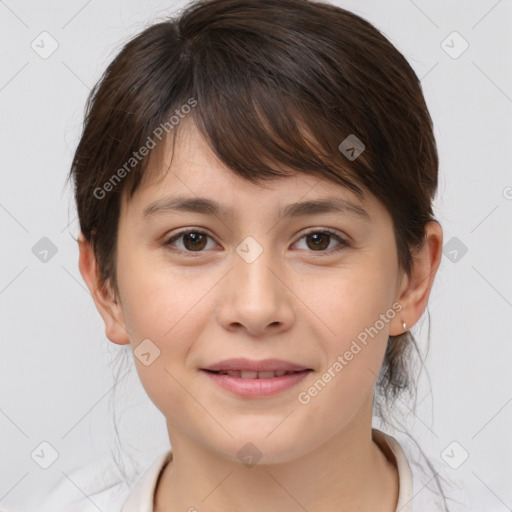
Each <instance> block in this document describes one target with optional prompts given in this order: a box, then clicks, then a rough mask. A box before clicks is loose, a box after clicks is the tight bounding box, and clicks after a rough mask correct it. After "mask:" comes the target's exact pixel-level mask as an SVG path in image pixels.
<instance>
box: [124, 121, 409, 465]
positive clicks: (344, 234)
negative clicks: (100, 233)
mask: <svg viewBox="0 0 512 512" xmlns="http://www.w3.org/2000/svg"><path fill="white" fill-rule="evenodd" d="M180 130H181V131H180V136H179V138H178V141H177V144H176V151H175V154H174V158H173V162H172V167H170V169H169V170H168V171H166V174H165V175H163V176H159V177H157V178H155V179H154V180H153V181H148V182H147V183H144V184H143V185H142V186H141V187H140V188H139V189H138V190H137V192H136V193H135V195H134V196H133V198H132V199H130V200H129V201H124V202H123V205H122V209H121V216H120V223H119V232H118V250H117V260H116V265H117V278H118V289H119V300H120V307H121V308H122V322H123V323H124V325H125V327H126V330H127V332H128V333H129V342H130V343H131V345H132V348H133V350H134V352H135V354H136V355H138V356H140V355H141V353H142V354H145V355H143V356H142V357H141V358H140V359H139V357H135V363H136V366H137V371H138V373H139V376H140V379H141V382H142V385H143V386H144V388H145V390H146V392H147V393H148V395H149V397H150V399H151V400H152V401H153V402H154V403H155V405H156V406H157V407H158V408H159V409H160V410H161V412H162V413H163V414H164V415H165V417H166V420H167V424H168V428H169V433H170V436H171V442H172V435H173V434H172V433H173V432H176V433H178V432H179V433H180V435H186V436H187V437H188V438H189V439H192V440H193V441H195V442H196V443H199V444H201V445H202V446H204V447H207V448H209V449H210V450H213V451H215V452H217V453H220V454H223V455H224V456H226V457H227V458H231V459H235V458H236V457H237V452H238V451H239V450H240V448H241V446H243V445H244V444H245V443H246V442H252V443H253V444H254V445H256V447H258V449H259V451H260V452H261V453H262V456H263V460H262V463H263V462H264V461H265V460H266V461H273V462H278V461H286V460H291V459H293V458H295V457H299V456H301V455H304V454H306V453H308V452H309V451H311V450H314V449H315V448H317V447H319V446H320V445H321V444H323V443H324V442H325V440H326V439H330V438H332V437H333V436H335V435H337V434H339V433H340V432H343V431H344V430H347V429H349V428H350V427H351V426H353V425H355V424H356V423H357V421H358V418H361V417H362V416H364V417H368V414H370V416H371V406H372V397H373V388H374V384H375V380H376V377H377V375H378V373H379V371H380V367H381V365H382V361H383V357H384V352H385V348H386V343H387V340H388V335H389V334H390V325H391V324H392V323H393V322H394V323H396V322H398V320H399V317H400V314H399V313H398V311H399V308H400V306H397V303H396V298H397V296H398V289H399V284H400V272H399V268H398V258H397V253H396V246H395V239H394V235H393V226H392V219H391V217H390V215H389V214H388V212H387V210H386V209H385V208H384V207H383V205H382V204H381V203H380V202H379V201H377V200H376V199H375V198H374V197H373V196H371V195H366V197H365V198H364V200H360V199H358V198H357V197H356V196H354V195H353V194H352V193H351V192H350V191H349V190H348V189H346V188H344V187H342V186H340V185H336V184H334V183H332V182H328V181H326V180H325V179H320V178H318V177H312V176H304V175H300V174H294V175H291V176H289V177H284V178H280V179H277V180H274V181H273V182H271V183H267V184H266V185H265V187H263V186H258V185H254V184H252V183H249V182H247V181H244V180H243V179H242V178H239V177H237V176H235V175H234V174H233V173H232V172H231V171H230V170H229V169H228V168H226V167H225V166H224V165H223V164H222V163H221V162H220V161H219V160H218V159H217V158H216V157H215V156H214V154H213V153H212V151H211V150H210V149H209V148H208V146H207V145H206V143H205V142H204V140H203V139H202V138H201V137H200V135H199V133H198V132H197V130H196V129H195V127H194V126H193V125H192V124H191V125H188V126H185V125H183V126H180ZM168 162H169V160H168ZM165 168H166V169H167V166H166V167H165ZM178 196H180V197H181V198H189V199H198V198H205V199H208V200H209V201H211V202H212V203H213V202H215V203H217V204H218V207H219V210H218V211H215V213H212V211H211V208H210V209H208V208H205V207H204V205H203V207H202V208H197V205H198V203H196V208H193V207H192V206H193V205H191V204H190V203H189V208H188V209H178V208H173V207H172V206H173V205H171V204H170V203H171V201H172V200H173V199H176V198H177V197H178ZM328 199H330V200H334V201H335V202H336V204H337V206H338V209H335V210H333V209H329V208H324V209H321V208H317V209H316V212H313V211H311V210H309V211H308V210H307V208H304V207H302V209H297V207H295V210H294V212H295V214H293V211H292V212H290V208H291V205H294V204H295V205H296V203H302V202H310V201H325V200H328ZM174 207H176V203H175V204H174ZM287 210H288V212H287ZM320 210H322V211H320ZM286 213H287V214H286ZM395 317H396V318H395ZM393 318H395V319H394V320H392V319H393ZM141 343H144V344H141ZM139 345H140V347H139ZM233 358H245V359H249V360H253V361H256V362H258V361H260V362H261V361H262V360H265V359H279V360H282V361H285V362H288V363H292V364H295V365H298V366H300V367H302V368H305V369H306V370H307V371H302V372H299V373H294V374H289V375H285V376H284V377H279V376H274V377H270V375H273V374H263V375H260V377H266V378H268V377H270V378H269V381H268V382H267V383H265V380H264V379H261V378H260V379H253V378H250V379H242V378H241V377H242V375H241V374H240V376H238V374H236V373H232V374H231V375H227V376H226V375H224V376H221V375H220V374H212V373H210V372H208V371H206V370H205V369H207V368H208V367H211V366H212V365H214V364H216V363H220V362H222V361H225V360H228V359H233ZM267 369H268V368H267ZM244 376H245V377H254V374H245V373H244ZM242 381H245V382H242ZM258 381H260V382H258ZM270 381H272V382H270ZM298 440H300V442H298Z"/></svg>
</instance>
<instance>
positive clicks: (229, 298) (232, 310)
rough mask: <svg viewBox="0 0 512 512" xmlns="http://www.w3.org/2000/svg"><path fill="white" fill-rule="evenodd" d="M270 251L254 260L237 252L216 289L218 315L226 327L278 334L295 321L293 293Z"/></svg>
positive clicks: (231, 329)
mask: <svg viewBox="0 0 512 512" xmlns="http://www.w3.org/2000/svg"><path fill="white" fill-rule="evenodd" d="M283 274H284V270H283V268H282V266H281V265H279V264H276V261H275V260H274V259H273V258H272V254H271V251H269V250H268V251H265V250H264V251H263V252H262V253H261V254H260V255H259V256H258V257H257V258H256V259H255V260H254V261H251V260H246V259H244V258H243V257H241V256H239V254H236V255H235V256H234V259H233V267H232V268H231V270H230V271H229V273H228V274H227V276H226V277H225V278H224V279H223V284H222V285H221V287H220V289H219V296H220V297H221V299H220V301H219V303H218V307H217V319H218V321H219V322H220V324H221V325H222V326H223V327H224V328H225V329H227V330H229V331H236V330H240V331H245V332H246V333H247V334H250V335H252V336H265V335H267V336H268V335H272V334H274V335H275V334H277V333H279V332H282V331H285V330H287V329H289V328H290V327H291V325H292V323H293V321H294V316H295V312H294V308H293V296H294V295H293V293H292V291H291V285H290V283H287V282H286V281H287V279H286V278H285V277H284V276H283Z"/></svg>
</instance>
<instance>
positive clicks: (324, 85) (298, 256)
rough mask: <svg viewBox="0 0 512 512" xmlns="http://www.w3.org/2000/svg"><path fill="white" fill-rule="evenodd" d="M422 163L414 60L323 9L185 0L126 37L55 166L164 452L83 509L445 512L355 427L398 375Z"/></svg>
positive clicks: (406, 344) (336, 11) (426, 186)
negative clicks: (68, 189) (128, 483)
mask: <svg viewBox="0 0 512 512" xmlns="http://www.w3.org/2000/svg"><path fill="white" fill-rule="evenodd" d="M437 173H438V156H437V150H436V144H435V140H434V136H433V130H432V121H431V118H430V115H429V113H428V110H427V107H426V105H425V101H424V97H423V94H422V91H421V86H420V83H419V80H418V78H417V76H416V74H415V73H414V72H413V70H412V69H411V67H410V66H409V64H408V63H407V61H406V60H405V59H404V57H403V56H402V55H401V54H400V52H399V51H397V49H396V48H395V47H394V46H393V45H392V44H391V43H390V42H389V41H388V40H387V39H386V38H385V37H384V36H383V35H382V34H381V33H380V32H379V31H378V30H377V29H375V28H374V27H373V26H372V25H370V24H369V23H368V22H366V21H365V20H363V19H361V18H360V17H358V16H356V15H354V14H352V13H350V12H348V11H346V10H344V9H341V8H338V7H335V6H333V5H328V4H324V3H317V2H309V1H306V0H211V1H202V2H196V3H194V4H191V5H190V6H189V7H188V8H187V9H186V10H185V11H184V12H182V13H181V14H180V16H179V17H177V18H173V19H169V20H168V21H165V22H162V23H157V24H155V25H153V26H151V27H149V28H147V29H146V30H144V31H143V32H142V33H140V34H139V35H137V36H136V37H135V38H134V39H133V40H131V41H130V42H129V43H128V44H126V46H125V47H124V48H123V49H122V51H121V52H120V54H119V55H118V56H117V57H116V58H115V60H114V61H113V62H112V63H111V64H110V65H109V67H108V69H107V70H106V72H105V73H104V75H103V77H102V78H101V80H100V81H99V82H98V84H97V85H96V86H95V88H94V90H93V91H92V93H91V96H90V99H89V102H88V105H87V113H86V118H85V124H84V130H83V134H82V137H81V140H80V143H79V145H78V148H77V150H76V154H75V157H74V160H73V164H72V171H71V176H72V178H73V180H74V184H75V198H76V203H77V209H78V216H79V221H80V228H81V233H80V236H79V238H78V243H79V250H80V261H79V266H80V271H81V273H82V276H83V278H84V280H85V282H86V283H87V286H88V287H89V289H90V291H91V294H92V296H93V298H94V301H95V304H96V307H97V308H98V311H99V313H100V314H101V317H102V319H103V321H104V323H105V331H106V335H107V337H108V338H109V340H110V341H112V342H113V343H116V344H119V345H130V346H131V348H132V349H133V354H134V361H135V364H136V367H137V371H138V375H139V377H140V380H141V382H142V385H143V387H144V389H145V391H146V392H147V394H148V396H149V398H150V399H151V400H152V401H153V402H154V404H155V405H156V406H157V407H158V409H159V410H160V411H161V412H162V414H163V415H164V416H165V420H166V424H167V428H168V433H169V441H170V445H171V449H170V450H169V451H168V452H166V453H163V454H162V455H161V457H159V458H158V460H156V461H155V462H154V464H153V465H152V467H150V468H149V470H148V471H147V472H146V473H145V474H144V475H142V476H141V477H140V479H139V481H138V482H137V483H136V485H134V486H132V487H130V488H129V489H128V490H127V491H126V493H125V494H124V495H122V496H121V497H119V496H118V497H117V498H116V499H117V500H118V501H116V502H115V503H116V505H115V506H119V508H115V506H114V498H113V497H112V501H111V502H108V499H107V498H105V496H107V494H108V493H110V492H111V489H106V488H107V487H108V485H107V484H106V483H105V484H104V487H105V489H104V490H102V488H101V486H99V488H98V489H97V490H96V491H94V490H93V491H91V492H90V493H88V495H87V499H86V498H84V500H83V510H86V509H88V507H90V509H91V510H93V509H94V510H96V508H94V507H93V506H92V505H91V503H93V504H95V506H97V504H98V503H99V500H100V497H101V496H103V497H102V498H101V499H102V500H104V501H102V503H106V502H108V503H110V505H108V506H105V505H103V506H104V507H105V509H106V510H119V509H122V511H123V512H135V511H137V512H141V511H157V512H163V511H166V512H176V511H195V510H197V511H201V512H202V511H205V512H206V511H220V510H221V511H223V512H230V511H240V510H243V511H244V512H262V511H272V510H290V511H291V510H297V511H299V510H303V511H306V510H307V511H310V512H313V511H314V512H334V511H336V512H341V511H347V512H348V511H350V512H352V511H372V512H376V511H379V512H394V511H396V512H398V511H400V512H406V511H410V512H434V511H441V510H442V511H445V510H451V511H454V510H456V507H455V506H454V505H452V504H450V506H448V504H449V503H450V501H449V496H447V495H446V493H445V492H444V491H443V488H442V486H441V484H440V479H439V477H438V475H437V474H436V473H433V474H432V475H430V476H429V475H428V474H427V476H425V477H423V476H420V473H417V474H416V472H415V471H413V470H412V465H411V464H410V463H409V460H408V455H407V453H406V451H405V450H404V449H403V447H402V446H401V445H400V444H399V443H398V441H397V440H396V439H395V438H394V437H392V436H390V435H388V434H385V433H384V432H382V431H380V430H378V429H376V428H373V426H372V411H374V410H382V408H383V407H384V406H385V405H386V404H390V403H392V402H393V399H396V397H397V396H398V395H399V394H400V393H401V392H402V391H403V390H404V389H407V387H408V386H409V384H410V381H409V375H408V372H407V368H408V361H409V358H410V357H411V347H414V343H415V341H414V338H413V337H412V335H411V334H410V332H409V329H410V328H411V327H412V326H414V325H415V324H416V322H417V321H418V320H419V319H420V317H421V316H422V314H423V312H424V311H425V308H426V306H427V302H428V298H429V294H430V290H431V287H432V284H433V282H434V277H435V274H436V271H437V269H438V266H439V263H440V259H441V249H442V239H443V236H442V229H441V226H440V225H439V223H438V222H437V221H436V220H435V219H434V217H433V213H432V201H433V198H434V195H435V192H436V187H437ZM112 496H113V495H112ZM105 500H107V501H105ZM79 509H80V507H79V506H78V505H76V504H75V505H74V510H79ZM80 510H81V509H80Z"/></svg>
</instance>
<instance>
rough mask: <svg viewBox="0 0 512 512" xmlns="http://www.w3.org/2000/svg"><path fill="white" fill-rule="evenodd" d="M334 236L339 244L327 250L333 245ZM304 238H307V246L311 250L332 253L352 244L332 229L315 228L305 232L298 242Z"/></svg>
mask: <svg viewBox="0 0 512 512" xmlns="http://www.w3.org/2000/svg"><path fill="white" fill-rule="evenodd" d="M333 238H335V239H336V240H338V242H339V244H338V245H337V246H336V247H334V248H331V249H329V250H325V249H327V248H328V247H329V245H331V242H332V239H333ZM302 239H306V246H307V247H308V248H309V249H312V251H310V252H324V253H325V252H326V253H330V254H332V253H334V252H338V251H341V250H342V249H344V248H345V247H348V246H349V245H350V244H349V243H348V242H347V241H346V240H344V239H343V238H341V237H340V236H339V235H338V234H337V233H336V232H334V231H331V230H330V229H314V230H311V231H308V232H307V233H305V234H303V235H302V237H301V238H299V240H298V242H300V241H301V240H302ZM308 239H309V240H310V242H309V243H308V241H307V240H308ZM298 242H296V243H298Z"/></svg>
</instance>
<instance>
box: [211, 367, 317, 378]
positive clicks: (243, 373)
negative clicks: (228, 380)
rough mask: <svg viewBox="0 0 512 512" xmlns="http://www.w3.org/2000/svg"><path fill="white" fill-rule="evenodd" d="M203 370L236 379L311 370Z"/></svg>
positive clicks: (283, 374)
mask: <svg viewBox="0 0 512 512" xmlns="http://www.w3.org/2000/svg"><path fill="white" fill-rule="evenodd" d="M204 371H206V372H209V373H214V374H217V375H229V376H230V377H235V378H238V379H273V378H275V377H283V376H285V375H293V374H297V373H308V372H310V371H312V370H311V369H309V368H308V369H305V370H299V371H285V370H277V371H263V372H257V371H251V370H220V371H215V370H208V369H204Z"/></svg>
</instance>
